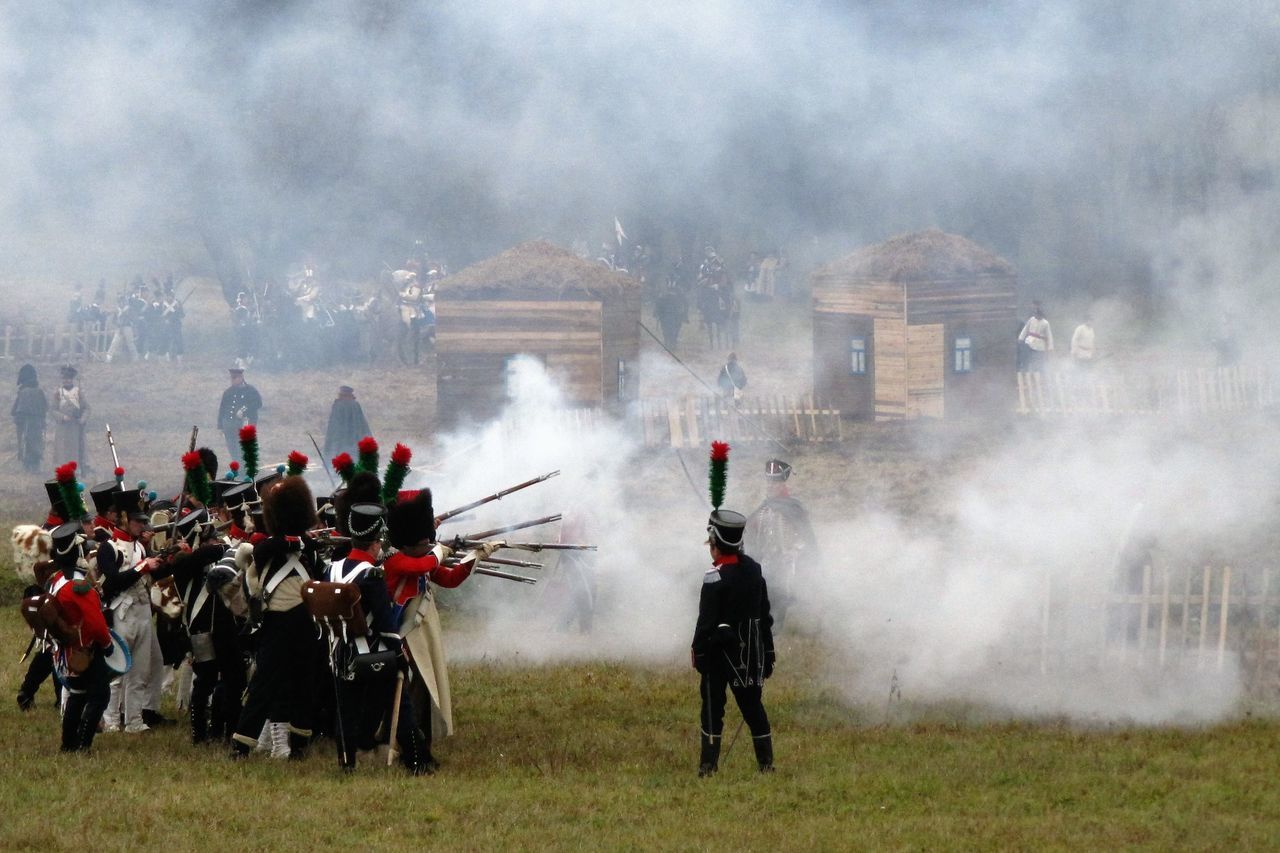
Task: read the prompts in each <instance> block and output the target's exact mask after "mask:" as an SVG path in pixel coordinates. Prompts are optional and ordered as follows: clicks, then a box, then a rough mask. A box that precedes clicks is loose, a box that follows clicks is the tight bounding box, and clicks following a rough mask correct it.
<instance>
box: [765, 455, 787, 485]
mask: <svg viewBox="0 0 1280 853" xmlns="http://www.w3.org/2000/svg"><path fill="white" fill-rule="evenodd" d="M790 476H791V466H790V465H788V464H787V463H786V462H783V461H782V460H781V459H770V460H769V461H768V462H766V463H764V478H765V479H766V480H772V481H774V482H778V483H781V482H784V481H785V480H786V479H787V478H788V477H790Z"/></svg>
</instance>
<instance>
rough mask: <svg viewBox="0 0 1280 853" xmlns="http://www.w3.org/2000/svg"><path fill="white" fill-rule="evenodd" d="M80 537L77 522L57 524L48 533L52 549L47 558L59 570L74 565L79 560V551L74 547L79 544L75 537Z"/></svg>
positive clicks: (78, 523)
mask: <svg viewBox="0 0 1280 853" xmlns="http://www.w3.org/2000/svg"><path fill="white" fill-rule="evenodd" d="M80 535H81V532H80V522H78V521H68V522H67V523H66V524H59V525H58V526H57V527H55V528H53V530H52V531H50V533H49V538H50V539H52V540H53V547H52V549H51V552H50V554H49V556H50V558H51V559H52V560H53V562H54V563H55V564H57V565H58V567H59V568H65V567H67V566H72V565H75V562H76V560H78V559H79V558H80V549H79V548H77V547H76V545H77V544H78V543H79V540H78V539H77V538H76V537H78V536H80Z"/></svg>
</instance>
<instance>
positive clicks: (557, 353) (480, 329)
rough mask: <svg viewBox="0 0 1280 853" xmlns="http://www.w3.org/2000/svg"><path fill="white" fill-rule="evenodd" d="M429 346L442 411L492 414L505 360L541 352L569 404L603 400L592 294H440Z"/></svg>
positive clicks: (502, 389)
mask: <svg viewBox="0 0 1280 853" xmlns="http://www.w3.org/2000/svg"><path fill="white" fill-rule="evenodd" d="M436 351H437V353H438V359H439V361H438V365H439V366H438V369H437V379H436V387H437V397H438V400H439V406H440V411H441V413H442V417H443V415H444V413H445V412H446V411H452V410H455V409H456V410H459V411H465V412H467V413H468V414H471V415H472V416H475V417H492V416H493V415H495V414H497V412H498V410H499V409H500V408H501V405H502V402H503V401H504V400H505V399H506V381H507V376H506V369H505V365H506V361H507V359H508V358H509V357H511V356H513V355H519V354H528V355H533V356H537V357H541V358H542V359H543V361H544V363H545V364H546V365H547V369H548V371H549V372H550V373H551V374H552V375H553V376H555V377H556V378H557V379H558V380H559V381H560V382H561V384H562V387H563V388H564V391H565V394H566V397H567V399H568V401H569V402H570V403H571V404H574V405H585V406H598V405H600V404H601V402H602V400H601V396H602V395H601V388H602V369H601V361H602V355H601V351H602V306H601V303H600V302H598V301H587V300H583V301H550V300H545V301H544V300H463V299H450V300H441V301H439V302H437V305H436ZM445 422H448V419H447V418H445Z"/></svg>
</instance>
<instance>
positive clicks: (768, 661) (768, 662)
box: [764, 651, 778, 678]
mask: <svg viewBox="0 0 1280 853" xmlns="http://www.w3.org/2000/svg"><path fill="white" fill-rule="evenodd" d="M777 660H778V656H777V654H775V653H774V652H772V651H769V652H765V653H764V677H765V678H768V677H769V676H771V675H773V665H774V664H775V663H777Z"/></svg>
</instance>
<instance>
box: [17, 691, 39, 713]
mask: <svg viewBox="0 0 1280 853" xmlns="http://www.w3.org/2000/svg"><path fill="white" fill-rule="evenodd" d="M34 704H36V699H35V697H34V696H28V695H27V694H26V693H19V694H18V710H19V711H30V710H31V706H32V705H34Z"/></svg>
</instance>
